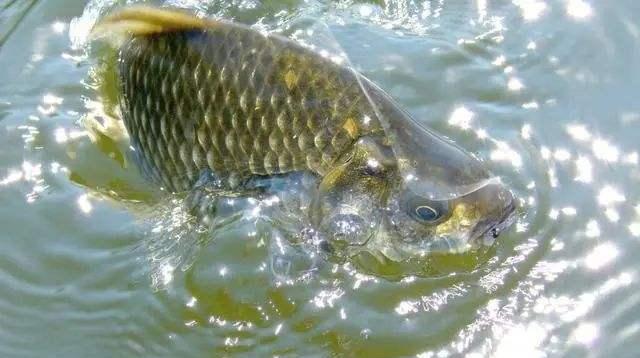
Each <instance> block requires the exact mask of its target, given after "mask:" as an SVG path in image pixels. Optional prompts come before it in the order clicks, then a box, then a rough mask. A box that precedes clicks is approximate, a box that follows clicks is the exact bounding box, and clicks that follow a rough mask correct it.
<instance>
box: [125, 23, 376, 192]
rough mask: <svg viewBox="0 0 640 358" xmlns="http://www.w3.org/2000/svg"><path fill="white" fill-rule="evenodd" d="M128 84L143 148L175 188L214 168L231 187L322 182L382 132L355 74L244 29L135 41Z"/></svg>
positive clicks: (135, 136)
mask: <svg viewBox="0 0 640 358" xmlns="http://www.w3.org/2000/svg"><path fill="white" fill-rule="evenodd" d="M120 79H121V88H122V102H121V108H122V110H123V116H124V121H125V125H126V127H127V129H128V132H129V134H130V135H131V138H132V140H133V143H134V147H136V148H139V149H140V151H139V152H140V155H141V157H142V158H143V162H144V165H145V167H146V171H147V173H148V174H150V175H151V176H152V177H153V178H155V179H156V180H157V181H160V182H161V183H162V184H163V185H164V186H165V187H166V188H167V189H169V190H171V191H185V190H189V189H190V188H191V187H192V185H193V184H194V182H195V181H196V180H197V179H198V177H199V175H200V173H201V172H202V171H203V170H205V169H210V170H211V171H212V172H213V173H215V174H216V175H217V176H219V177H221V178H224V179H228V180H229V181H230V182H231V183H233V182H234V181H235V182H236V183H237V182H241V181H242V180H243V179H245V178H247V177H248V176H250V175H274V174H283V173H287V172H291V171H300V170H310V171H312V172H313V173H315V174H318V175H319V176H323V175H325V174H326V173H327V172H328V171H329V170H330V169H331V168H332V166H333V165H334V163H335V161H336V159H337V158H338V157H339V156H340V155H341V154H343V153H346V152H347V151H348V150H349V149H350V148H351V146H352V145H353V143H354V142H355V141H356V140H357V139H358V138H359V137H361V136H365V135H371V134H373V133H382V128H381V127H380V125H379V123H378V122H377V121H376V120H375V119H374V118H376V116H375V114H374V112H373V110H372V108H371V106H370V104H369V101H368V100H367V98H366V96H365V94H364V93H363V90H362V88H361V87H360V83H359V82H358V79H357V78H356V76H355V74H354V73H353V72H352V71H351V70H349V69H347V68H344V67H341V66H338V65H336V64H334V63H332V62H330V61H329V60H327V59H325V58H323V57H321V56H318V55H317V54H315V53H313V52H310V51H309V50H307V49H305V48H302V47H300V46H299V45H297V44H295V43H293V42H291V41H289V40H286V39H284V38H280V37H274V36H270V37H265V36H264V35H262V34H261V33H259V32H257V31H254V30H251V29H249V28H247V27H244V26H241V25H235V24H223V25H221V26H218V27H216V28H210V29H206V30H190V31H175V32H167V33H161V34H153V35H149V36H136V37H133V38H131V39H130V40H129V41H127V42H126V43H124V45H123V46H122V47H121V52H120ZM372 90H376V89H372ZM159 99H161V100H159Z"/></svg>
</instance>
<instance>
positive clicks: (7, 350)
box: [0, 0, 640, 357]
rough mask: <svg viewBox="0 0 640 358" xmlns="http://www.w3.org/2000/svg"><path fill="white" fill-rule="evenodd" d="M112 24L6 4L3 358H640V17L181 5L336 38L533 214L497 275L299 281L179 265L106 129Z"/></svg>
mask: <svg viewBox="0 0 640 358" xmlns="http://www.w3.org/2000/svg"><path fill="white" fill-rule="evenodd" d="M115 3H116V2H115V1H108V0H102V1H101V0H93V1H88V2H87V1H81V0H57V1H51V0H50V1H46V0H39V1H38V0H32V1H28V0H3V1H1V2H0V203H1V204H2V205H0V356H1V357H45V356H46V357H138V356H144V357H158V356H161V357H176V356H177V357H186V356H207V357H220V356H237V357H247V356H248V357H264V356H280V357H297V356H314V357H326V356H336V357H342V356H345V357H415V356H418V357H460V356H468V357H484V356H491V357H512V356H517V357H584V356H589V357H600V356H609V357H635V356H638V354H640V353H639V352H640V343H638V342H640V290H639V288H640V284H639V282H640V271H639V270H638V264H637V263H636V260H637V256H636V255H637V254H638V253H639V252H640V190H639V189H638V184H640V167H639V164H638V162H639V160H640V158H638V150H639V148H638V144H637V143H638V138H639V136H640V134H639V133H640V104H638V102H637V96H638V93H640V92H639V90H640V69H639V67H638V65H637V64H638V63H640V24H639V23H638V18H639V17H640V5H639V3H638V2H637V1H634V0H626V1H624V0H623V1H615V2H614V1H604V0H600V1H596V0H585V1H582V0H566V1H565V0H513V1H497V0H477V1H461V0H440V1H425V2H420V1H402V0H389V1H382V0H380V1H370V2H366V1H361V2H358V1H336V2H330V1H326V2H320V1H307V2H305V1H263V2H260V1H250V0H246V1H205V0H198V1H196V0H191V1H190V0H182V1H178V0H176V1H172V2H167V3H171V4H175V5H180V6H183V7H187V8H190V9H193V10H195V11H198V12H199V13H200V14H206V15H209V16H217V17H225V18H230V19H235V20H237V21H242V22H245V23H249V24H259V26H260V27H261V28H263V29H265V30H268V31H274V30H275V31H283V32H285V33H286V34H289V33H291V31H289V32H287V31H288V24H291V23H292V22H294V21H296V20H297V19H300V18H313V19H315V20H319V21H320V22H321V23H325V24H327V28H328V29H329V30H328V31H330V33H331V34H332V37H333V39H334V40H333V41H335V44H338V45H339V47H341V48H342V49H344V51H345V52H346V53H347V54H348V57H349V60H350V61H351V63H352V64H353V65H354V66H355V67H357V68H358V69H360V70H361V71H362V72H363V73H364V74H366V75H367V76H368V77H369V78H371V79H373V80H374V81H376V82H377V83H378V84H380V85H381V87H383V88H385V89H386V90H388V91H389V92H390V93H391V94H392V95H393V96H394V97H395V98H396V99H397V100H398V101H399V102H400V103H402V104H403V106H405V107H406V108H407V109H408V110H409V111H410V112H411V113H412V114H413V115H414V117H415V118H418V119H420V120H421V121H422V122H423V123H425V124H426V125H428V126H430V127H431V128H433V129H435V130H436V131H438V132H440V133H442V134H444V135H446V136H448V137H450V138H452V139H454V140H455V141H456V142H458V143H459V144H461V145H462V146H464V147H465V148H467V149H469V150H470V151H472V152H474V153H475V154H476V155H477V156H479V157H481V158H483V159H484V160H485V161H486V162H487V164H488V165H490V166H491V167H492V168H493V170H494V171H495V172H496V173H498V174H499V175H501V177H502V179H503V181H504V182H506V183H507V184H508V185H509V186H510V187H511V188H512V190H513V191H514V193H515V194H516V195H517V196H518V197H519V198H521V200H522V205H521V206H522V209H521V213H520V216H519V219H518V221H517V222H516V224H515V225H514V226H513V227H512V229H511V230H510V231H509V232H507V233H504V234H503V235H502V236H501V237H500V240H499V241H498V242H497V243H496V245H495V247H494V248H493V249H492V250H491V252H489V255H488V257H484V258H479V259H477V260H472V259H471V258H469V259H468V260H467V259H463V260H451V262H446V263H444V264H443V265H445V266H446V270H440V271H450V272H453V273H452V274H448V275H445V274H441V275H433V277H413V276H408V277H405V278H403V279H401V280H400V279H399V278H396V279H394V280H390V279H384V278H381V277H377V276H375V275H370V274H369V273H370V272H368V271H367V270H363V269H361V268H356V267H354V265H352V264H349V263H347V264H344V265H339V264H335V263H324V264H321V265H320V269H319V270H318V271H316V272H315V273H312V274H306V275H305V274H302V273H300V272H296V270H295V267H294V269H293V270H290V272H288V273H285V274H284V275H283V274H282V272H281V271H280V270H279V269H278V266H277V265H275V266H274V265H273V256H274V253H273V251H274V250H273V243H272V242H270V241H269V240H268V239H267V238H265V237H262V236H261V235H260V234H259V233H258V234H253V232H252V230H253V229H252V228H248V229H247V228H245V230H239V231H237V232H231V233H225V234H224V235H219V236H217V237H215V238H213V239H211V238H209V239H210V240H207V238H206V237H207V235H208V234H207V233H202V234H200V236H199V237H198V239H203V237H204V240H205V241H207V242H208V244H207V245H205V246H204V247H203V248H201V249H200V250H198V251H196V252H195V253H192V254H186V255H182V254H181V252H182V251H184V250H187V249H189V247H190V246H189V245H186V244H185V240H188V239H189V237H187V238H185V237H183V236H181V235H182V234H183V233H184V232H183V231H182V230H181V228H180V227H178V228H176V227H172V226H171V225H170V224H171V220H172V219H175V218H173V216H172V215H171V214H170V213H168V212H166V211H162V210H157V212H156V211H155V210H156V209H150V207H151V204H150V202H151V200H150V199H149V198H150V190H149V189H148V186H147V185H146V184H145V182H144V181H143V180H142V179H141V178H140V177H139V176H138V174H137V172H136V170H135V168H133V167H131V166H129V165H128V164H127V162H126V160H124V159H123V157H122V154H121V153H122V152H121V148H122V143H121V142H119V141H118V140H117V138H116V139H112V138H114V137H117V133H118V131H117V129H113V128H111V127H109V128H107V129H104V128H102V129H100V126H104V125H107V126H108V125H109V123H110V122H109V121H108V120H107V116H106V115H105V114H104V113H102V112H101V111H102V107H101V105H104V106H105V107H104V109H105V110H106V111H107V112H109V111H110V109H111V107H110V106H109V103H104V102H103V101H102V99H101V97H100V96H99V92H98V91H96V90H95V88H93V87H94V85H95V83H96V76H94V74H95V73H96V71H97V69H98V67H97V65H96V63H97V61H96V59H95V58H94V57H93V56H91V55H89V54H91V51H90V50H89V47H88V45H87V44H86V43H84V42H83V38H84V35H85V34H86V28H87V26H90V24H91V23H92V22H93V21H95V19H96V17H97V16H98V15H100V14H104V13H106V12H108V11H109V9H111V8H112V7H113V5H114V4H115ZM92 125H93V127H91V126H92ZM96 126H97V128H98V129H100V130H96V129H95V128H96ZM91 128H93V129H91ZM101 132H104V133H106V134H102V135H100V133H101ZM160 226H162V227H160ZM154 230H155V231H154ZM158 236H162V237H163V238H164V240H159V241H154V239H153V238H157V237H158ZM191 239H193V237H191ZM171 240H173V242H175V243H177V244H176V245H174V246H170V245H169V242H172V241H171ZM154 245H156V246H154ZM157 245H166V246H162V247H160V249H158V247H157ZM183 256H185V257H189V258H191V259H192V261H193V262H192V265H182V266H180V265H178V264H179V262H176V261H175V260H176V259H177V258H179V257H183ZM284 258H285V259H286V258H288V257H287V256H285V257H284ZM175 267H178V269H174V268H175ZM181 267H184V268H185V269H186V270H182V269H181ZM435 272H439V271H438V269H437V267H436V270H435Z"/></svg>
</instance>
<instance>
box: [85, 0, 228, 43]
mask: <svg viewBox="0 0 640 358" xmlns="http://www.w3.org/2000/svg"><path fill="white" fill-rule="evenodd" d="M218 25H219V23H218V22H216V21H215V20H211V19H204V18H199V17H197V16H195V15H192V14H189V13H187V12H184V11H181V10H178V9H171V8H158V7H153V6H145V5H134V6H128V7H124V8H121V9H119V10H116V11H115V12H113V13H111V14H109V15H107V16H106V17H105V18H103V19H102V20H100V21H99V22H98V23H97V24H96V25H95V26H94V27H93V29H92V30H91V36H92V38H94V39H97V38H103V37H107V38H113V37H115V38H123V37H124V38H126V37H128V36H147V35H152V34H159V33H165V32H173V31H184V30H196V29H207V28H212V27H216V26H218Z"/></svg>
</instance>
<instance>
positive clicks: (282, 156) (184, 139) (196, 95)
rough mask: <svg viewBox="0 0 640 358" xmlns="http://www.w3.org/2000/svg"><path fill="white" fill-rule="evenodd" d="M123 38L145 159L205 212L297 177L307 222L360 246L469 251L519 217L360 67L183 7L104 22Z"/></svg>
mask: <svg viewBox="0 0 640 358" xmlns="http://www.w3.org/2000/svg"><path fill="white" fill-rule="evenodd" d="M123 32H124V33H125V34H126V36H124V38H123V39H122V41H121V42H119V43H118V46H119V49H120V59H119V76H120V88H121V93H120V107H121V111H122V117H123V120H124V123H125V126H126V128H127V131H128V133H129V135H130V138H131V142H132V147H133V148H134V153H135V156H136V157H137V159H138V164H139V165H140V167H141V168H142V170H143V171H144V172H145V173H147V174H148V176H150V177H151V178H153V179H154V180H155V181H156V182H159V183H160V184H161V185H162V186H164V187H165V188H166V189H167V190H169V191H172V192H188V193H189V196H190V198H191V199H190V200H188V204H187V205H193V206H194V210H195V211H202V210H204V211H205V212H208V211H209V209H210V205H212V204H211V203H212V201H211V200H209V199H210V198H214V201H215V199H216V198H217V197H219V196H237V195H245V194H246V195H248V196H251V195H252V193H255V192H256V190H255V189H258V191H259V190H260V189H261V188H260V187H261V186H262V184H261V183H262V182H263V181H264V180H266V181H270V180H272V179H274V178H275V179H278V178H283V177H286V176H289V174H290V173H294V172H296V173H302V174H303V176H301V177H298V179H300V178H305V179H304V180H298V184H295V180H294V181H287V180H285V181H281V184H278V185H283V186H285V189H286V188H290V187H293V186H298V187H300V188H309V187H311V189H312V190H311V194H310V195H308V196H307V195H306V194H305V195H304V196H305V197H304V200H303V201H304V202H303V201H300V203H301V204H300V205H298V206H299V207H300V208H303V211H304V214H303V215H301V217H300V221H301V222H302V223H303V224H304V225H305V226H304V227H305V228H307V227H311V228H312V229H313V230H314V232H317V233H319V235H322V237H324V238H326V239H327V241H328V242H331V245H333V247H340V248H344V247H346V248H349V250H353V251H349V254H356V253H358V252H360V251H361V250H365V251H369V252H378V253H381V254H382V255H384V256H386V257H388V258H392V259H394V260H401V259H404V258H411V257H423V256H425V255H426V254H427V253H429V252H433V251H443V250H445V251H449V252H450V251H455V252H461V251H465V250H468V249H469V248H470V247H472V246H474V245H476V246H477V245H478V244H484V243H490V242H493V241H492V240H493V238H495V237H496V236H497V233H499V232H500V230H503V229H505V228H506V227H507V226H508V224H509V222H510V221H509V218H510V217H512V215H511V214H512V213H513V211H514V207H515V204H514V199H513V196H512V195H511V193H510V192H509V191H508V190H507V189H506V188H504V187H503V186H502V185H501V184H500V182H499V180H498V178H495V177H492V176H491V174H490V173H489V171H488V170H486V168H485V167H484V165H483V164H482V162H480V161H479V160H477V159H476V158H475V157H473V156H472V155H471V154H469V153H468V152H466V151H464V150H463V149H462V148H460V147H458V146H456V145H455V144H453V143H451V142H450V141H448V140H445V139H443V138H441V137H439V136H438V135H436V134H435V133H432V132H431V131H429V130H427V129H425V128H423V127H422V126H420V125H419V124H418V123H417V122H415V121H414V120H412V118H411V117H410V116H409V115H408V114H407V112H406V111H404V110H403V109H402V108H401V107H400V106H398V105H397V104H396V103H395V102H394V101H393V100H392V99H391V97H389V96H388V95H387V94H386V93H385V92H384V91H383V90H381V89H380V88H379V87H377V86H376V85H375V84H373V83H372V82H371V81H369V80H368V79H366V78H365V77H363V76H362V75H359V74H357V73H356V72H355V71H354V70H353V69H352V68H350V67H348V66H342V65H339V64H337V63H335V62H333V61H331V60H329V59H327V58H325V57H323V56H321V55H319V54H317V53H315V52H313V51H311V50H309V49H307V48H305V47H302V46H301V45H299V44H297V43H295V42H293V41H291V40H288V39H285V38H283V37H279V36H276V35H265V34H263V33H261V32H259V31H256V30H254V29H251V28H250V27H247V26H244V25H238V24H233V23H228V22H222V21H214V20H207V19H200V18H197V17H195V16H192V15H189V14H187V13H183V12H180V11H176V10H167V9H158V8H149V7H129V8H124V9H122V10H120V11H117V12H115V13H114V14H112V15H109V16H108V17H107V18H105V19H103V20H102V21H101V22H100V23H99V24H98V25H97V26H96V27H95V28H94V33H97V34H99V33H119V34H122V33H123ZM309 175H310V176H311V177H312V178H311V179H312V180H307V179H308V177H309ZM282 183H285V184H282ZM262 189H264V188H262ZM272 189H273V188H272ZM284 191H286V190H284ZM292 191H296V190H295V188H294V189H293V190H292ZM281 194H283V195H285V193H281ZM294 201H295V200H294ZM303 216H304V217H303ZM296 230H297V229H294V230H292V232H293V235H300V231H301V230H297V231H296Z"/></svg>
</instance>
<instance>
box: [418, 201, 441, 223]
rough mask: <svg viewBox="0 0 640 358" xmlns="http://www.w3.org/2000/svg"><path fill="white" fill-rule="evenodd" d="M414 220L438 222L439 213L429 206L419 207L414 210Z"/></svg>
mask: <svg viewBox="0 0 640 358" xmlns="http://www.w3.org/2000/svg"><path fill="white" fill-rule="evenodd" d="M414 214H415V216H416V218H418V219H419V220H420V221H426V222H431V221H435V220H438V218H439V217H440V213H439V212H438V211H437V210H436V209H434V208H432V207H430V206H429V205H420V206H418V207H416V208H415V209H414Z"/></svg>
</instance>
